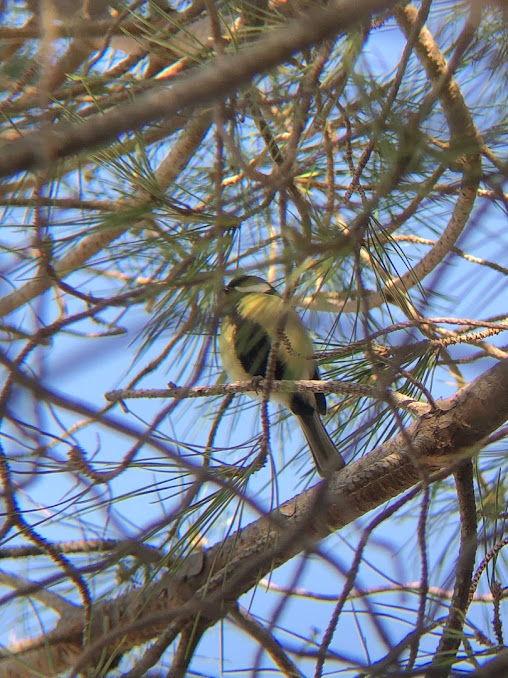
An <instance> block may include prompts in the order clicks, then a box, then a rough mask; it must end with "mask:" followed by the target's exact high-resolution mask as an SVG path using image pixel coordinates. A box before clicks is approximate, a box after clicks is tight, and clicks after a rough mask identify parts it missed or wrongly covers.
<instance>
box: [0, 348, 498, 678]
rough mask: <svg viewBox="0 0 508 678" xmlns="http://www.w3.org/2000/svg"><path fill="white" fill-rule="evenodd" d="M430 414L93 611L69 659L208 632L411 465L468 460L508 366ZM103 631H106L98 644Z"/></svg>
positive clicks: (50, 661)
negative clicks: (86, 642) (202, 627)
mask: <svg viewBox="0 0 508 678" xmlns="http://www.w3.org/2000/svg"><path fill="white" fill-rule="evenodd" d="M438 406H439V408H438V409H437V410H436V411H434V412H430V413H428V414H426V415H425V416H424V417H422V418H421V419H420V420H418V421H417V422H415V423H414V424H412V425H411V426H410V427H409V428H408V429H406V430H405V431H404V432H401V433H400V434H398V435H397V436H395V437H394V438H393V439H391V440H390V441H388V442H387V443H385V444H384V445H382V446H381V447H379V448H377V449H376V450H374V451H373V452H371V453H370V454H369V455H367V456H366V457H364V458H363V459H360V460H359V461H357V462H354V463H353V464H351V465H350V466H348V467H346V468H345V469H343V470H341V471H340V472H338V473H336V474H334V475H333V476H332V478H331V479H330V481H329V483H328V486H327V485H326V483H325V482H321V483H319V484H318V485H316V486H315V487H313V488H311V489H309V490H307V491H305V492H302V493H301V494H300V495H299V496H297V497H295V498H293V499H291V500H290V501H287V502H285V503H284V504H282V505H281V506H280V507H279V508H278V509H277V510H275V511H272V512H271V513H269V514H268V515H266V516H263V517H262V518H260V519H259V520H256V521H255V522H253V523H251V524H250V525H248V526H247V527H245V528H244V529H242V530H240V531H238V532H237V533H236V534H235V535H233V536H231V537H230V538H229V539H227V540H226V541H225V542H221V543H218V544H216V545H215V546H213V547H212V548H210V549H209V550H208V551H207V552H205V553H204V554H203V553H201V552H199V553H196V555H195V556H194V559H193V558H189V559H187V561H186V562H185V564H184V567H182V568H181V570H180V572H178V573H177V574H171V575H170V574H168V575H167V577H166V579H165V580H163V581H162V582H158V583H156V584H153V585H152V586H149V587H146V588H144V589H143V590H140V591H134V592H132V593H130V594H127V595H125V596H122V597H120V598H118V599H117V600H112V601H105V602H103V603H100V604H99V605H97V606H96V607H95V610H94V622H95V625H94V626H93V628H92V629H91V634H92V635H91V646H89V647H88V648H87V649H86V650H85V651H84V652H83V653H82V655H81V657H80V659H79V662H78V665H79V667H80V670H81V669H82V668H83V667H85V666H87V665H90V664H93V662H94V661H96V659H97V657H98V656H99V654H100V653H101V652H102V651H104V650H105V649H107V648H115V650H116V651H119V649H121V650H122V651H126V650H128V649H130V648H131V647H133V646H136V645H139V644H140V643H141V642H143V641H145V640H149V639H151V638H153V637H155V636H157V635H158V634H159V633H160V632H161V631H162V630H164V629H166V628H168V624H170V622H171V621H173V620H175V621H178V623H179V624H180V625H182V626H184V625H185V622H186V621H187V620H189V619H191V618H192V617H193V616H194V615H196V613H198V612H199V613H200V614H201V616H202V618H204V619H207V620H208V623H209V624H213V623H215V622H216V621H217V620H219V619H221V618H223V617H224V616H225V615H226V614H228V611H229V609H230V607H231V605H232V604H234V602H235V601H236V600H237V599H238V598H239V596H241V595H242V594H244V593H245V592H246V591H248V590H249V589H251V588H252V587H253V586H255V585H256V583H257V582H258V581H259V579H260V578H261V577H263V576H264V575H266V574H267V573H268V572H270V571H271V570H272V569H273V568H274V567H277V566H278V565H280V564H282V563H284V562H286V561H287V560H289V559H290V558H292V557H294V556H295V555H297V554H298V553H301V552H302V551H304V550H312V549H313V548H315V545H316V543H317V542H318V541H319V540H321V539H324V538H325V537H326V536H328V535H329V534H331V533H332V532H334V531H336V530H338V529H340V528H341V527H343V526H344V525H346V524H348V523H350V522H351V521H353V520H356V519H357V518H359V517H360V516H362V515H364V514H365V513H366V512H368V511H370V510H372V509H374V508H376V507H378V506H381V505H382V504H384V503H385V502H386V501H388V500H390V499H391V498H393V497H395V496H397V495H398V494H400V493H401V492H404V491H405V490H407V489H409V488H410V487H412V486H413V485H415V483H417V482H418V481H419V479H420V478H421V471H419V470H418V468H417V466H416V465H415V463H414V461H413V460H415V459H417V460H418V462H419V463H420V464H422V465H425V466H427V467H430V468H433V467H434V468H439V467H443V466H445V465H447V464H452V463H454V462H458V461H459V460H460V459H462V458H463V457H465V456H469V455H472V454H474V453H476V452H477V451H478V450H479V449H480V448H481V445H482V443H483V442H484V441H485V439H486V438H487V437H488V436H489V435H490V434H491V433H492V432H493V431H495V430H496V429H497V428H498V427H499V426H500V425H502V424H503V422H505V421H506V420H507V418H508V360H505V361H501V362H499V363H497V364H496V365H495V366H494V367H493V368H492V369H490V370H489V371H487V372H486V373H484V374H483V375H481V376H480V377H479V378H478V379H476V380H475V381H474V382H472V383H471V384H469V385H468V386H467V387H466V388H464V389H462V390H460V391H458V392H457V393H456V394H455V395H454V396H453V397H452V398H448V399H446V400H442V401H438ZM408 442H409V443H410V448H409V447H408ZM184 569H185V572H184V571H183V570H184ZM105 628H110V629H111V631H110V632H109V633H107V634H106V633H105V631H104V629H105ZM82 632H83V613H82V612H81V610H76V611H72V612H71V613H70V615H69V616H66V617H64V616H62V617H61V619H60V621H59V623H58V624H57V626H56V628H55V629H54V630H53V631H52V632H50V633H48V634H46V635H45V636H44V637H43V638H40V639H38V640H36V641H32V642H31V648H30V649H29V648H28V647H27V649H26V651H25V652H23V653H20V654H21V656H20V657H19V659H18V660H17V659H16V657H11V658H6V659H5V660H4V661H3V662H0V678H1V677H3V676H7V675H9V676H11V677H16V678H21V677H23V676H28V675H32V674H29V669H30V668H31V669H32V670H34V669H39V670H42V668H43V667H45V668H46V670H48V668H47V667H48V666H50V667H51V670H52V671H53V672H54V673H53V674H51V673H50V672H48V673H47V674H45V675H55V674H57V673H59V672H62V671H65V670H68V669H69V668H70V666H72V664H73V659H72V658H75V657H76V654H77V652H78V651H79V648H80V647H82V646H81V643H82ZM51 651H52V652H53V656H52V657H51V658H50V654H51ZM68 657H70V659H68ZM75 670H76V667H75ZM9 671H10V673H9Z"/></svg>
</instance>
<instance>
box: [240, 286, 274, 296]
mask: <svg viewBox="0 0 508 678" xmlns="http://www.w3.org/2000/svg"><path fill="white" fill-rule="evenodd" d="M235 289H236V290H238V291H239V292H243V293H245V294H252V293H258V294H266V293H267V292H270V291H271V289H272V288H271V287H270V285H268V284H267V283H253V284H252V285H241V286H239V287H235Z"/></svg>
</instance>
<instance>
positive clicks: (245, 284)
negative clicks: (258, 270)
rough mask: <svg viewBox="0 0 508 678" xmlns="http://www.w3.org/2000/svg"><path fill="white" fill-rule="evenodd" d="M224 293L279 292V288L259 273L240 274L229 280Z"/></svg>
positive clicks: (241, 294)
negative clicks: (258, 274)
mask: <svg viewBox="0 0 508 678" xmlns="http://www.w3.org/2000/svg"><path fill="white" fill-rule="evenodd" d="M224 293H225V294H226V295H227V296H235V297H236V296H243V295H244V294H277V290H276V289H275V287H272V285H270V283H268V282H266V280H263V278H260V277H259V276H257V275H240V276H238V277H236V278H233V279H232V280H230V281H229V283H228V284H227V285H226V287H225V288H224Z"/></svg>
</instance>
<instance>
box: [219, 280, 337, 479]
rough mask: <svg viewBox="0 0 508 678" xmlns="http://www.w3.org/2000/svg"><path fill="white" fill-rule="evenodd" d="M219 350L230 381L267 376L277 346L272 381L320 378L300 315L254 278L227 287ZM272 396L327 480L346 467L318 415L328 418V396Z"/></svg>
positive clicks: (310, 342)
mask: <svg viewBox="0 0 508 678" xmlns="http://www.w3.org/2000/svg"><path fill="white" fill-rule="evenodd" d="M223 291H224V296H223V305H222V316H223V317H222V322H221V331H220V335H219V351H220V356H221V361H222V366H223V368H224V370H225V372H226V374H227V375H228V377H229V378H230V379H231V380H232V381H250V380H251V379H252V378H253V377H261V378H266V377H267V376H268V375H267V370H268V366H269V360H270V354H271V351H272V346H273V345H274V343H276V342H278V344H277V345H276V355H275V358H274V360H275V364H274V368H275V369H274V372H273V378H274V379H277V380H279V379H289V380H298V379H319V378H320V377H319V370H318V367H317V363H316V361H315V360H314V359H313V358H311V357H309V356H312V355H313V354H314V347H313V345H312V341H311V338H310V336H309V333H308V332H307V329H306V328H305V325H304V324H303V322H302V321H301V319H300V317H299V315H298V313H297V312H296V311H295V310H294V309H292V308H291V307H290V306H288V303H287V301H285V300H284V299H283V298H282V297H281V296H280V295H279V293H278V292H277V290H276V289H275V288H274V287H273V286H272V285H271V284H270V283H268V282H267V281H266V280H263V278H260V277H258V276H256V275H241V276H238V277H235V278H233V279H232V280H231V281H230V282H229V283H228V284H227V285H226V286H225V287H224V289H223ZM271 397H272V398H273V399H274V400H275V401H277V402H279V403H281V404H282V405H284V406H285V407H286V408H287V409H289V410H290V411H291V412H292V413H293V414H294V415H295V416H296V418H297V420H298V422H299V423H300V426H301V429H302V432H303V434H304V436H305V439H306V440H307V444H308V446H309V448H310V451H311V453H312V456H313V459H314V463H315V466H316V469H317V471H318V473H319V474H320V475H321V476H322V477H327V476H329V475H330V474H331V473H333V472H334V471H336V470H339V469H341V468H342V467H343V466H344V465H345V463H344V460H343V458H342V456H341V455H340V453H339V451H338V450H337V448H336V447H335V445H334V443H333V441H332V440H331V438H330V436H329V435H328V433H327V431H326V429H325V427H324V425H323V422H322V421H321V417H320V415H322V414H326V398H325V395H324V393H311V392H305V393H304V392H297V391H294V392H286V393H282V392H274V393H272V394H271Z"/></svg>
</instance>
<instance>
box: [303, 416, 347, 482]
mask: <svg viewBox="0 0 508 678" xmlns="http://www.w3.org/2000/svg"><path fill="white" fill-rule="evenodd" d="M296 416H297V417H298V421H299V422H300V426H301V427H302V431H303V434H304V436H305V438H306V440H307V443H308V445H309V447H310V451H311V452H312V456H313V457H314V463H315V464H316V468H317V471H318V473H319V475H320V476H323V477H326V476H329V475H330V474H331V473H333V472H334V471H338V470H339V469H341V468H342V467H343V466H344V465H345V462H344V459H343V458H342V456H341V455H340V453H339V451H338V450H337V448H336V447H335V445H334V444H333V442H332V440H331V438H330V436H329V435H328V433H327V431H326V429H325V427H324V426H323V422H322V421H321V419H320V417H319V414H318V413H317V412H314V413H313V414H300V415H296Z"/></svg>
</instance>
